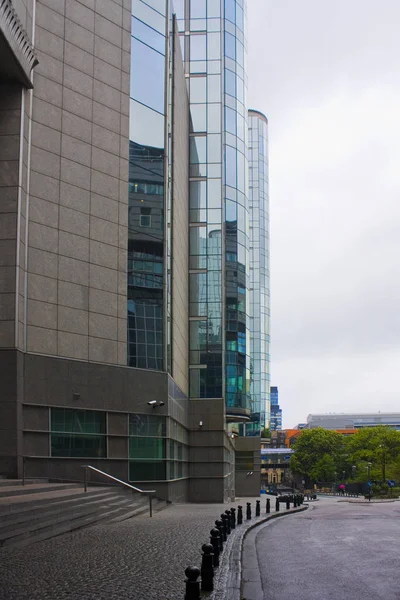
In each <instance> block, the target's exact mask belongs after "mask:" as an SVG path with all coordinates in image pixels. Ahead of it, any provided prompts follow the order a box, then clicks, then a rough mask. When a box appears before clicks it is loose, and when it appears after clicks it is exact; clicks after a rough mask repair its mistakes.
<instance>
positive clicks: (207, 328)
mask: <svg viewBox="0 0 400 600" xmlns="http://www.w3.org/2000/svg"><path fill="white" fill-rule="evenodd" d="M175 9H176V10H177V16H178V23H179V29H180V32H181V46H182V51H183V55H184V60H185V73H186V76H187V78H188V91H189V97H190V116H191V134H190V395H191V397H192V398H221V397H224V398H225V400H226V409H227V418H228V420H248V419H249V417H250V408H251V407H250V343H249V307H250V304H249V300H248V294H247V290H248V288H249V206H248V196H247V171H248V166H247V152H246V148H247V107H246V96H247V94H246V77H245V62H246V39H245V3H244V1H243V0H237V1H235V0H225V1H222V2H220V1H219V0H208V1H206V0H190V1H188V0H181V1H179V2H175Z"/></svg>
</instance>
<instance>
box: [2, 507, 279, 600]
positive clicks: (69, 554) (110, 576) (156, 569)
mask: <svg viewBox="0 0 400 600" xmlns="http://www.w3.org/2000/svg"><path fill="white" fill-rule="evenodd" d="M261 498H262V500H261V507H262V511H263V512H265V498H266V497H265V496H263V497H261ZM255 500H256V499H255V498H254V499H251V498H246V499H243V500H242V501H240V500H239V499H236V501H235V503H232V504H220V505H219V504H174V505H172V506H170V507H169V508H167V509H166V510H163V511H161V512H159V513H156V514H155V515H154V517H153V518H152V519H150V518H149V517H148V516H141V517H136V518H134V519H129V520H127V521H123V522H121V523H117V524H112V525H111V524H109V525H107V524H105V525H96V526H93V527H90V528H87V529H82V530H78V531H76V532H73V533H70V534H65V535H62V536H59V537H56V538H53V539H50V540H45V541H43V542H38V543H36V544H33V545H31V546H29V547H27V548H20V549H3V550H0V599H1V600H63V599H64V598H67V599H68V600H114V599H115V600H128V599H129V600H182V599H183V597H184V589H185V585H184V580H185V574H184V571H185V568H186V567H187V566H188V565H190V564H192V565H197V566H199V567H200V562H201V546H202V545H203V544H204V543H205V542H208V541H209V537H210V534H209V532H210V529H211V528H212V527H213V526H214V521H215V519H217V518H219V515H220V514H221V513H222V512H223V511H225V510H226V509H227V508H230V507H231V506H235V507H237V505H238V504H242V505H244V506H245V502H246V501H251V502H252V508H253V513H254V510H255ZM273 506H274V502H273V501H272V502H271V508H272V507H273Z"/></svg>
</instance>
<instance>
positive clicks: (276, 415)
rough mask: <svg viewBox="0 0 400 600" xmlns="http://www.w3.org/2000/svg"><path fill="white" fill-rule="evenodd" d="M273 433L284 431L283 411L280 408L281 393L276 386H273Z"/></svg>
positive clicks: (271, 422)
mask: <svg viewBox="0 0 400 600" xmlns="http://www.w3.org/2000/svg"><path fill="white" fill-rule="evenodd" d="M270 397H271V421H270V429H271V431H277V430H281V429H282V409H281V408H280V407H279V393H278V388H277V387H276V386H271V394H270Z"/></svg>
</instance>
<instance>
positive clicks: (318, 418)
mask: <svg viewBox="0 0 400 600" xmlns="http://www.w3.org/2000/svg"><path fill="white" fill-rule="evenodd" d="M377 425H388V426H389V427H393V429H399V430H400V413H384V412H375V413H348V414H347V413H326V414H311V415H308V417H307V424H306V426H305V427H304V429H314V428H315V427H323V428H324V429H336V430H340V429H342V430H354V429H361V428H362V427H376V426H377Z"/></svg>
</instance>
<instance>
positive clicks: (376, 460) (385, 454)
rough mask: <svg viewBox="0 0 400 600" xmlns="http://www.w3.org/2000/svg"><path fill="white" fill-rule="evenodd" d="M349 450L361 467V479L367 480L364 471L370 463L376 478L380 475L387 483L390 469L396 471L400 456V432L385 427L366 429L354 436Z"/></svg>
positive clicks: (353, 459)
mask: <svg viewBox="0 0 400 600" xmlns="http://www.w3.org/2000/svg"><path fill="white" fill-rule="evenodd" d="M348 449H349V452H350V454H351V458H352V461H353V462H354V463H355V464H357V466H358V467H359V469H358V470H359V477H360V478H361V479H364V478H365V475H364V476H363V475H362V473H363V469H365V468H366V466H367V463H369V462H370V463H372V468H373V470H374V471H375V476H376V475H378V474H379V476H380V478H381V479H382V481H386V477H387V471H388V467H389V468H390V470H394V469H395V462H396V459H397V458H398V457H399V456H400V432H399V431H396V430H395V429H392V428H391V427H388V426H385V425H378V426H377V427H365V428H363V429H360V430H359V431H358V432H357V433H356V434H354V435H353V436H352V439H351V440H350V441H349V444H348ZM396 470H397V469H396ZM360 473H361V474H360Z"/></svg>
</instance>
